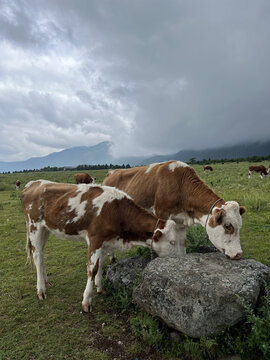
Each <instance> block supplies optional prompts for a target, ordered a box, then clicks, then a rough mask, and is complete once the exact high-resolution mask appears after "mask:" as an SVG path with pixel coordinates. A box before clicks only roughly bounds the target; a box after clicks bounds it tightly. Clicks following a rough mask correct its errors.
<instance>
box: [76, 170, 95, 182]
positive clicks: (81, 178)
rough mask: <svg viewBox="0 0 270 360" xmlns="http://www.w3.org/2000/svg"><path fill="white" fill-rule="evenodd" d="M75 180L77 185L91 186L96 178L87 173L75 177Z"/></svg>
mask: <svg viewBox="0 0 270 360" xmlns="http://www.w3.org/2000/svg"><path fill="white" fill-rule="evenodd" d="M74 180H75V183H76V184H91V183H95V180H96V178H94V177H92V176H90V175H89V174H87V173H80V174H75V175H74Z"/></svg>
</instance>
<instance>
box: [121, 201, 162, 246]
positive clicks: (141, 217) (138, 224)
mask: <svg viewBox="0 0 270 360" xmlns="http://www.w3.org/2000/svg"><path fill="white" fill-rule="evenodd" d="M123 209H124V211H125V218H126V217H127V218H128V221H126V222H124V223H123V231H124V232H126V233H130V234H131V233H134V234H140V237H141V239H142V240H147V239H149V237H150V238H151V237H152V235H153V233H154V231H155V230H156V228H160V229H163V228H164V226H165V223H166V221H164V220H161V219H158V218H157V217H156V216H155V215H152V214H151V213H149V212H148V211H146V210H145V209H143V208H141V207H139V206H132V207H129V208H123Z"/></svg>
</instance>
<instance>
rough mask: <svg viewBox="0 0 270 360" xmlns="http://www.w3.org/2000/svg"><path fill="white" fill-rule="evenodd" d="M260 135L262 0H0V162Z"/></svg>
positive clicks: (264, 54)
mask: <svg viewBox="0 0 270 360" xmlns="http://www.w3.org/2000/svg"><path fill="white" fill-rule="evenodd" d="M269 138H270V1H269V0H256V1H255V0H218V1H217V0H211V1H210V0H185V1H184V0H182V1H181V0H166V1H165V0H134V1H130V0H107V1H106V0H46V1H44V0H40V1H39V0H25V1H21V0H0V161H17V160H25V159H28V158H29V157H33V156H44V155H47V154H49V153H51V152H54V151H60V150H62V149H65V148H70V147H73V146H81V145H87V146H91V145H95V144H97V143H99V142H101V141H107V140H108V141H112V142H113V143H114V147H113V148H112V152H113V154H114V155H115V156H125V155H142V154H144V155H150V154H154V153H158V154H167V153H173V152H176V151H179V150H181V149H201V148H206V147H207V148H209V147H216V146H220V145H230V144H235V143H238V142H243V141H248V140H266V139H269Z"/></svg>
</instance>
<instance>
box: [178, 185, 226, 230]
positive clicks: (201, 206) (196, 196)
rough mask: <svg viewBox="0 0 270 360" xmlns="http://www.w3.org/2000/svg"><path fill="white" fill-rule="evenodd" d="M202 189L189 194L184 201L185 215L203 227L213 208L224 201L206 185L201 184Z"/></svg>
mask: <svg viewBox="0 0 270 360" xmlns="http://www.w3.org/2000/svg"><path fill="white" fill-rule="evenodd" d="M203 187H204V189H201V190H202V191H199V192H197V193H196V192H190V193H189V196H188V198H187V199H186V204H185V209H186V214H187V215H188V217H189V218H191V219H192V220H193V222H194V223H195V224H201V225H203V226H204V225H205V221H206V219H207V216H208V214H210V212H211V210H212V208H213V206H214V205H215V206H221V205H223V204H225V201H224V200H223V199H221V198H220V197H219V196H218V195H217V194H215V193H214V192H213V191H212V190H211V189H210V188H209V187H208V186H207V185H205V184H204V183H203ZM218 200H219V201H218Z"/></svg>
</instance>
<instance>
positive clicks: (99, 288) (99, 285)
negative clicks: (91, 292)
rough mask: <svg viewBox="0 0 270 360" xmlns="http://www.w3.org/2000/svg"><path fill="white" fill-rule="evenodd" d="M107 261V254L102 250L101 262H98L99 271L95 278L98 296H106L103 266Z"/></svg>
mask: <svg viewBox="0 0 270 360" xmlns="http://www.w3.org/2000/svg"><path fill="white" fill-rule="evenodd" d="M105 259H106V252H105V251H104V250H101V253H100V257H99V262H98V269H97V273H96V276H95V285H96V287H97V293H98V294H104V292H105V291H104V290H103V289H102V275H103V265H104V261H105Z"/></svg>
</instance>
